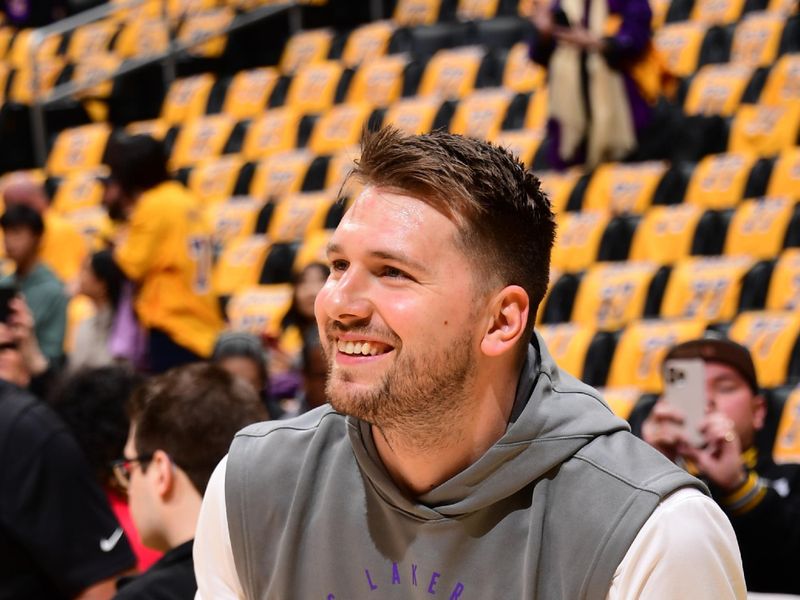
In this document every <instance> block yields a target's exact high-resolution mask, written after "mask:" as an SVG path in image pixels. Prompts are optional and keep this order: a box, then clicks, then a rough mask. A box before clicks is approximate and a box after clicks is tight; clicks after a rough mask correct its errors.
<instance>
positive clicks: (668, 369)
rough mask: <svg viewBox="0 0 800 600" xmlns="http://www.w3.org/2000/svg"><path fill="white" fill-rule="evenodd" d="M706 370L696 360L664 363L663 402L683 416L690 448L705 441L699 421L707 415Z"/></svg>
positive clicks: (675, 360) (700, 362) (699, 361)
mask: <svg viewBox="0 0 800 600" xmlns="http://www.w3.org/2000/svg"><path fill="white" fill-rule="evenodd" d="M705 371H706V368H705V363H704V362H703V361H702V360H701V359H699V358H685V359H678V358H675V359H671V360H668V361H665V362H664V400H665V401H666V402H668V403H669V404H670V405H672V406H675V407H677V408H679V409H681V410H682V411H683V413H684V415H685V416H686V420H685V421H684V424H683V426H684V429H685V431H686V438H687V440H688V442H689V443H690V444H691V445H693V446H702V445H703V444H704V443H705V442H704V440H703V436H702V435H701V433H700V422H701V421H702V420H703V417H704V416H705V412H706V373H705Z"/></svg>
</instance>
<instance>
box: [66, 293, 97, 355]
mask: <svg viewBox="0 0 800 600" xmlns="http://www.w3.org/2000/svg"><path fill="white" fill-rule="evenodd" d="M95 312H96V310H95V307H94V303H93V302H92V301H91V300H90V299H89V297H88V296H84V295H83V294H76V295H75V296H72V298H70V299H69V302H68V303H67V329H66V331H65V332H64V353H65V354H67V355H69V354H70V353H72V352H73V351H74V350H75V334H76V333H77V332H78V327H79V326H80V324H81V323H83V322H84V321H85V320H87V319H89V318H91V317H92V316H94V314H95Z"/></svg>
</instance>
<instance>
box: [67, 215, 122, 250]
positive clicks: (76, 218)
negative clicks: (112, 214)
mask: <svg viewBox="0 0 800 600" xmlns="http://www.w3.org/2000/svg"><path fill="white" fill-rule="evenodd" d="M64 218H65V219H66V220H67V221H69V222H70V223H72V224H73V225H74V226H75V227H76V228H77V230H78V232H80V234H81V236H82V237H83V239H84V241H85V242H86V247H87V248H90V249H97V248H99V247H102V246H103V244H102V242H103V237H104V235H105V234H107V233H108V232H110V231H112V230H113V228H114V227H113V224H112V223H111V219H109V217H108V211H107V210H106V209H105V208H104V207H102V206H90V207H87V208H82V209H79V210H73V211H71V212H69V213H67V214H65V215H64Z"/></svg>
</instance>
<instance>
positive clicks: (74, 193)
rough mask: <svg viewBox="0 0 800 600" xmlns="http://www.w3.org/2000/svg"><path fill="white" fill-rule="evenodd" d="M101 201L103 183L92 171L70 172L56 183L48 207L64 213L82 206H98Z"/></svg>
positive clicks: (82, 207) (79, 208)
mask: <svg viewBox="0 0 800 600" xmlns="http://www.w3.org/2000/svg"><path fill="white" fill-rule="evenodd" d="M102 201H103V184H102V183H100V181H98V179H97V175H96V174H95V173H94V172H86V171H81V172H76V173H70V174H68V175H67V176H66V177H64V179H62V180H61V183H59V184H58V189H56V192H55V194H53V201H52V203H51V204H50V208H51V209H52V210H54V211H55V212H57V213H59V214H61V215H65V214H68V213H71V212H73V211H76V210H82V209H84V208H93V207H96V206H100V205H101V203H102Z"/></svg>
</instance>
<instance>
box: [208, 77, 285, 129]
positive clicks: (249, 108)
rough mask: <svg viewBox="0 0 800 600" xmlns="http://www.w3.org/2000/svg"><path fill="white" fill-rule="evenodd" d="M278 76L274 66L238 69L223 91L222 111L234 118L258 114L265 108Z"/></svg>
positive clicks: (247, 117)
mask: <svg viewBox="0 0 800 600" xmlns="http://www.w3.org/2000/svg"><path fill="white" fill-rule="evenodd" d="M278 78H279V74H278V71H277V70H276V69H275V68H274V67H261V68H258V69H249V70H246V71H239V72H238V73H236V75H234V76H233V77H232V78H231V80H230V83H229V84H228V87H227V90H226V91H225V99H224V101H223V103H222V112H224V113H225V114H228V115H230V116H232V117H234V118H235V119H249V118H256V117H258V116H260V115H261V114H262V113H263V112H264V111H265V110H266V108H267V103H268V101H269V98H270V95H271V94H272V90H273V89H274V88H275V85H276V83H277V82H278Z"/></svg>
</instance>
